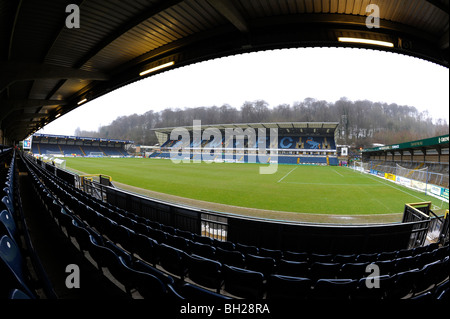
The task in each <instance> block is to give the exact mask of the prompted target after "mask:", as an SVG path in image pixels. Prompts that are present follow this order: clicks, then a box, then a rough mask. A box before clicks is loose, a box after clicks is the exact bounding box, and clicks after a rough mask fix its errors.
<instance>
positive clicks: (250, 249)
mask: <svg viewBox="0 0 450 319" xmlns="http://www.w3.org/2000/svg"><path fill="white" fill-rule="evenodd" d="M236 250H239V251H240V252H241V253H243V254H244V255H247V254H252V255H258V253H259V249H258V247H256V246H251V245H244V244H242V243H236Z"/></svg>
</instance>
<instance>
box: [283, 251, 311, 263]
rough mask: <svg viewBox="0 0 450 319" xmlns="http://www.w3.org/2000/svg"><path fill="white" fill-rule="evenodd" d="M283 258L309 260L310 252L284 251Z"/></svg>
mask: <svg viewBox="0 0 450 319" xmlns="http://www.w3.org/2000/svg"><path fill="white" fill-rule="evenodd" d="M283 259H285V260H290V261H308V254H307V253H302V252H294V251H284V252H283Z"/></svg>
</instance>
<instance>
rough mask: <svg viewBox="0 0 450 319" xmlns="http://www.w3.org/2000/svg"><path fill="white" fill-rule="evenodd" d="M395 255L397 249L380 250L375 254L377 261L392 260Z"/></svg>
mask: <svg viewBox="0 0 450 319" xmlns="http://www.w3.org/2000/svg"><path fill="white" fill-rule="evenodd" d="M396 256H397V251H386V252H381V253H379V254H378V256H377V261H382V260H392V259H395V258H396Z"/></svg>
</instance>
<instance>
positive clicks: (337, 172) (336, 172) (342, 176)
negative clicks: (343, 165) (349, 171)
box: [333, 170, 344, 177]
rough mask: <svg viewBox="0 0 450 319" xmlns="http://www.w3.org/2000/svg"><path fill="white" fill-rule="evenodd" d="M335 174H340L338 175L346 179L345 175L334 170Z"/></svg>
mask: <svg viewBox="0 0 450 319" xmlns="http://www.w3.org/2000/svg"><path fill="white" fill-rule="evenodd" d="M333 172H335V173H336V174H338V175H340V176H342V177H344V175H342V174H341V173H339V172H338V171H336V170H333Z"/></svg>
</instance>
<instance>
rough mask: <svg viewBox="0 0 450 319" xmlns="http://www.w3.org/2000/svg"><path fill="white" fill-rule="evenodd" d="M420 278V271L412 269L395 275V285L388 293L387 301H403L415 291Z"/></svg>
mask: <svg viewBox="0 0 450 319" xmlns="http://www.w3.org/2000/svg"><path fill="white" fill-rule="evenodd" d="M419 276H420V272H419V269H412V270H407V271H403V272H399V273H397V274H395V275H394V276H393V277H394V284H393V285H392V286H391V287H390V289H389V290H388V291H387V294H386V298H387V299H395V300H397V299H401V298H405V297H407V296H408V295H409V294H411V293H412V292H413V291H414V288H415V283H416V281H417V280H418V278H419Z"/></svg>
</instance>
